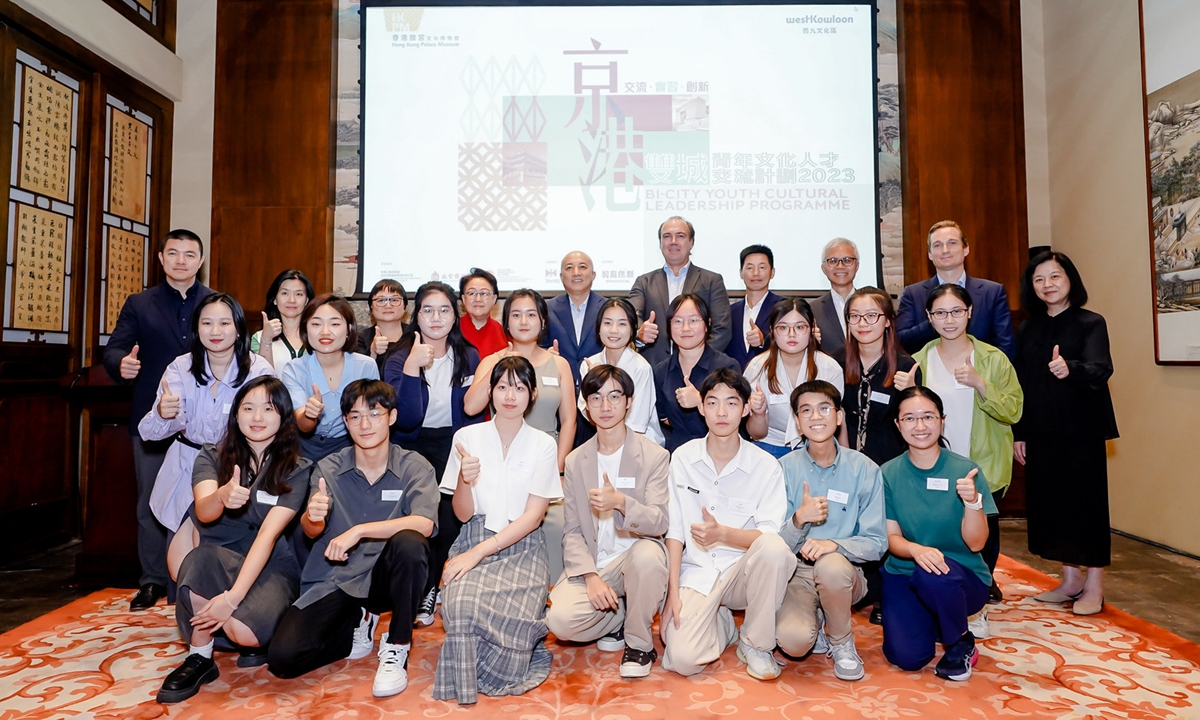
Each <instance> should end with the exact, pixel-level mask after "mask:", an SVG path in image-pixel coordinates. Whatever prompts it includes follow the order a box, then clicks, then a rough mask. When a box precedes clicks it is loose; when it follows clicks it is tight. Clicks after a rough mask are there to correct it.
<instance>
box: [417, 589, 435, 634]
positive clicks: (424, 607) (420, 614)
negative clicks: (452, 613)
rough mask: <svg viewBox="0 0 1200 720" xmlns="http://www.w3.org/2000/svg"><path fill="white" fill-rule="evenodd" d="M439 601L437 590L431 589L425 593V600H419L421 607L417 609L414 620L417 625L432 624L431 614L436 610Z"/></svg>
mask: <svg viewBox="0 0 1200 720" xmlns="http://www.w3.org/2000/svg"><path fill="white" fill-rule="evenodd" d="M440 599H441V598H439V597H438V589H437V588H431V589H430V590H429V592H427V593H425V598H424V599H423V600H421V606H420V607H419V608H417V617H416V618H414V621H415V622H416V624H417V625H432V624H433V613H434V612H435V611H436V610H437V606H438V602H439V601H440Z"/></svg>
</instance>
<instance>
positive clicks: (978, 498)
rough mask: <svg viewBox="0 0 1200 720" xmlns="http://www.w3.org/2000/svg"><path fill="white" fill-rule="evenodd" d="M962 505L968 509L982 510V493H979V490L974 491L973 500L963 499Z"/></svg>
mask: <svg viewBox="0 0 1200 720" xmlns="http://www.w3.org/2000/svg"><path fill="white" fill-rule="evenodd" d="M963 506H964V507H966V508H967V509H968V510H982V509H983V493H981V492H977V493H975V501H974V502H967V501H965V500H964V501H963Z"/></svg>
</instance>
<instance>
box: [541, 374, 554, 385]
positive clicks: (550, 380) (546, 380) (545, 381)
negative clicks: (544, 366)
mask: <svg viewBox="0 0 1200 720" xmlns="http://www.w3.org/2000/svg"><path fill="white" fill-rule="evenodd" d="M542 384H543V385H545V386H546V387H558V378H557V377H555V376H553V375H547V376H546V377H544V378H542Z"/></svg>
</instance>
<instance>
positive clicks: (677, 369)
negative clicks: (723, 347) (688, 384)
mask: <svg viewBox="0 0 1200 720" xmlns="http://www.w3.org/2000/svg"><path fill="white" fill-rule="evenodd" d="M715 352H716V350H713V349H712V347H711V346H710V345H708V344H707V343H705V345H704V352H703V353H701V354H700V359H699V360H697V361H696V364H695V365H694V366H693V367H692V372H696V370H697V369H699V370H700V371H701V375H700V377H701V378H705V377H708V373H709V372H710V371H711V370H712V361H713V354H714V353H715ZM667 373H668V374H674V373H679V382H680V383H681V384H682V383H683V365H682V364H681V363H680V360H679V353H678V352H674V353H671V357H670V358H669V359H668V360H667ZM696 387H699V385H697V386H696Z"/></svg>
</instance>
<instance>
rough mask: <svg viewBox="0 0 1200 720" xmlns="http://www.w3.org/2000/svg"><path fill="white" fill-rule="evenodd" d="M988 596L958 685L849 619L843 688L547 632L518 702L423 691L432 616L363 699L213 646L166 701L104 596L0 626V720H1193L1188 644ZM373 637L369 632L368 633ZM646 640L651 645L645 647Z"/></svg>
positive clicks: (138, 617) (162, 624)
mask: <svg viewBox="0 0 1200 720" xmlns="http://www.w3.org/2000/svg"><path fill="white" fill-rule="evenodd" d="M997 572H998V579H999V581H1000V584H1001V586H1002V587H1003V588H1004V592H1005V596H1006V600H1005V602H1004V604H1003V605H992V606H990V611H989V617H990V621H991V636H990V637H989V638H988V639H987V640H983V641H981V642H980V644H979V650H980V659H979V664H978V665H977V666H976V667H975V673H974V675H973V676H972V677H971V679H970V680H968V681H967V682H964V683H951V682H946V681H943V680H941V679H939V678H937V677H936V676H935V675H934V674H933V668H932V664H931V666H930V667H927V668H925V669H924V670H922V671H920V672H913V673H908V672H903V671H901V670H899V669H897V668H895V667H892V666H890V665H888V664H887V662H886V661H885V660H884V658H883V653H882V650H881V648H880V643H881V640H882V638H881V632H880V629H879V628H877V627H873V626H871V625H870V624H868V623H867V621H866V614H865V612H864V613H857V614H856V615H855V618H854V622H855V635H856V638H857V645H858V649H859V652H860V654H861V655H862V657H863V660H864V661H865V663H866V666H867V676H866V678H864V679H863V680H861V681H859V682H853V683H850V682H842V681H840V680H837V679H836V678H835V677H834V676H833V668H832V665H831V664H830V661H829V660H828V659H827V658H824V657H810V658H808V659H806V660H803V661H800V662H789V663H788V664H787V666H786V667H785V668H784V670H783V675H782V676H781V677H780V678H779V679H777V680H775V681H772V682H765V683H764V682H759V681H756V680H754V679H752V678H750V677H749V676H748V675H746V673H745V670H744V666H743V665H742V663H741V662H739V661H738V660H737V658H736V656H735V653H734V651H733V649H732V648H730V649H729V650H727V651H726V652H725V654H724V655H722V657H721V658H720V659H719V660H718V661H717V662H715V663H713V664H712V665H711V666H710V667H709V668H708V669H707V670H706V671H705V672H703V673H701V674H699V675H696V676H694V677H691V678H684V677H680V676H678V675H675V674H673V673H669V672H666V671H664V670H663V669H662V668H661V667H660V666H659V665H658V664H656V665H655V667H654V671H653V673H651V675H650V677H648V678H644V679H641V680H632V681H631V680H624V679H622V678H621V677H619V676H618V674H617V665H618V663H619V661H620V654H619V653H602V652H600V651H598V650H597V649H596V648H595V647H594V646H592V645H587V646H580V645H568V644H565V643H562V644H560V643H558V642H557V641H555V640H554V639H553V638H551V639H550V640H548V645H549V647H550V649H551V651H552V652H553V653H554V665H553V669H552V671H551V674H550V678H549V679H548V680H547V681H546V682H545V683H544V684H543V685H541V686H540V687H538V688H537V689H535V690H533V691H531V692H529V693H527V694H525V695H523V696H520V697H508V698H488V697H483V696H481V697H480V700H479V703H478V704H477V705H475V706H462V707H459V706H458V705H455V704H454V703H445V702H439V701H435V700H433V699H431V697H430V691H431V688H432V685H433V669H434V664H435V663H436V661H437V653H438V649H439V647H440V646H441V640H442V630H441V625H440V622H437V623H435V624H434V625H432V626H430V627H428V628H419V629H417V630H416V635H415V642H414V650H413V653H412V656H411V657H410V659H409V666H408V668H409V687H408V689H407V690H406V691H405V692H404V693H402V694H401V695H398V696H396V697H393V698H388V699H384V700H376V699H374V698H372V697H371V681H372V678H373V676H374V672H375V667H376V662H375V659H374V658H373V657H370V658H365V659H362V660H357V661H342V662H338V663H334V664H333V665H330V666H328V667H326V668H323V669H321V670H318V671H316V672H313V673H310V674H308V675H306V676H304V677H302V678H298V679H295V680H279V679H276V678H274V677H272V676H271V674H270V673H269V672H268V671H267V669H266V668H265V667H260V668H251V669H242V668H238V667H236V666H235V660H236V656H235V655H233V654H230V653H218V655H217V663H218V666H219V667H220V671H221V677H220V678H219V679H218V680H217V681H215V682H213V683H211V684H209V685H207V686H205V687H204V689H203V690H202V691H201V692H200V694H199V695H197V696H196V697H194V698H192V699H191V700H188V701H186V702H183V703H180V704H178V705H171V706H164V705H159V704H158V703H156V702H155V701H154V695H155V693H156V692H157V690H158V686H159V684H160V683H161V681H162V678H163V677H164V676H165V675H166V674H167V673H168V672H170V671H171V669H173V668H174V667H176V666H177V665H178V664H179V663H180V662H181V661H182V660H183V657H184V655H185V653H186V648H185V646H184V645H183V643H182V642H180V641H179V639H178V634H177V631H176V628H175V623H174V619H173V610H172V608H170V607H167V606H164V605H159V606H158V607H156V608H154V609H153V610H151V611H149V612H141V613H131V612H128V593H127V592H126V591H115V590H107V591H104V592H99V593H95V594H93V595H90V596H88V597H86V598H83V599H82V600H78V601H76V602H74V603H72V604H70V605H67V606H66V607H63V608H60V609H58V610H56V611H54V612H52V613H49V614H47V615H44V616H42V617H41V618H38V619H37V620H35V621H33V622H31V623H28V624H26V625H23V626H21V627H19V628H17V629H15V630H13V631H11V632H9V633H7V634H5V635H0V720H9V719H10V718H121V719H125V718H131V719H137V720H140V719H149V718H159V717H162V718H167V717H170V718H196V719H199V718H221V719H222V720H238V719H239V718H254V719H255V720H267V719H268V718H355V719H356V720H373V719H374V718H386V717H407V718H442V717H447V716H460V717H461V716H465V715H466V714H468V713H475V714H477V716H479V717H488V718H492V717H502V718H513V719H514V720H516V719H518V718H519V719H522V720H524V719H533V720H536V719H539V718H556V717H572V718H602V719H608V720H635V719H641V718H665V717H688V718H705V717H710V718H725V717H727V718H755V717H763V718H768V717H769V718H783V719H785V720H805V719H813V720H817V719H828V718H872V719H879V720H887V719H891V718H896V719H900V718H1058V719H1066V718H1200V646H1197V645H1195V644H1193V643H1190V642H1188V641H1186V640H1183V639H1182V638H1179V637H1177V636H1175V635H1173V634H1171V633H1169V632H1167V631H1165V630H1163V629H1161V628H1158V627H1156V626H1154V625H1152V624H1150V623H1147V622H1145V621H1143V620H1139V619H1137V618H1134V617H1132V616H1130V615H1127V614H1125V613H1123V612H1121V611H1119V610H1116V609H1114V608H1112V607H1111V606H1106V607H1105V611H1104V612H1103V613H1101V614H1099V615H1094V616H1092V617H1087V618H1081V617H1076V616H1074V615H1072V614H1071V613H1070V611H1069V610H1068V609H1065V608H1064V607H1063V606H1056V605H1043V604H1041V603H1038V602H1035V601H1033V600H1031V599H1029V596H1031V595H1034V594H1036V593H1038V592H1041V591H1042V590H1045V589H1047V588H1049V587H1051V586H1052V585H1054V581H1053V580H1051V579H1050V578H1048V577H1046V576H1045V575H1042V574H1041V573H1038V572H1037V571H1035V570H1032V569H1031V568H1029V567H1026V566H1024V565H1021V564H1019V563H1016V562H1013V561H1011V560H1009V559H1007V558H1002V559H1001V563H1000V567H999V569H998V571H997ZM381 630H382V628H381ZM660 649H661V648H660Z"/></svg>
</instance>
